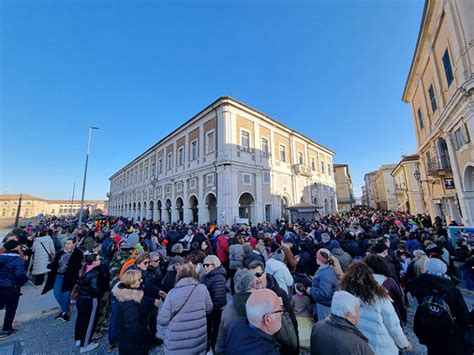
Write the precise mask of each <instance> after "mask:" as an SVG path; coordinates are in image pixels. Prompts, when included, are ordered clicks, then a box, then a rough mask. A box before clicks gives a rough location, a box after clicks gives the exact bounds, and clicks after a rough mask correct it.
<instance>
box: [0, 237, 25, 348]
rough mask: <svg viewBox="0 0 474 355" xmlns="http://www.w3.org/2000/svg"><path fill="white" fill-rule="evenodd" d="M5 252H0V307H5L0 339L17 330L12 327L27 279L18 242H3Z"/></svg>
mask: <svg viewBox="0 0 474 355" xmlns="http://www.w3.org/2000/svg"><path fill="white" fill-rule="evenodd" d="M3 247H4V248H5V253H2V254H0V308H5V317H4V319H3V328H2V332H1V333H0V339H5V338H8V337H10V336H12V335H14V334H15V333H16V332H17V330H16V329H13V320H14V319H15V314H16V309H17V307H18V301H19V300H20V290H21V286H23V285H24V284H25V283H26V282H27V281H28V277H27V276H26V271H25V264H24V261H23V258H22V257H21V256H20V253H19V250H20V242H19V241H18V240H14V239H12V240H9V241H7V242H5V243H4V244H3Z"/></svg>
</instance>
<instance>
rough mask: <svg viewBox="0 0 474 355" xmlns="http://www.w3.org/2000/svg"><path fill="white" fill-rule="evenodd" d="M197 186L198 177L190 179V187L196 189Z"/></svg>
mask: <svg viewBox="0 0 474 355" xmlns="http://www.w3.org/2000/svg"><path fill="white" fill-rule="evenodd" d="M196 187H197V179H196V178H194V179H191V180H189V188H190V189H193V190H194V189H196Z"/></svg>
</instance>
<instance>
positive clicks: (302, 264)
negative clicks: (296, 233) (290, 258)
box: [296, 250, 316, 276]
mask: <svg viewBox="0 0 474 355" xmlns="http://www.w3.org/2000/svg"><path fill="white" fill-rule="evenodd" d="M298 256H299V257H300V260H299V261H298V264H297V265H296V271H297V272H298V273H300V274H306V275H311V276H313V275H314V273H315V272H316V261H315V260H314V259H313V258H312V257H311V255H310V254H309V252H307V251H306V250H300V253H299V254H298Z"/></svg>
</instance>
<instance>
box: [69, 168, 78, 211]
mask: <svg viewBox="0 0 474 355" xmlns="http://www.w3.org/2000/svg"><path fill="white" fill-rule="evenodd" d="M77 178H78V176H75V177H74V185H72V197H71V211H70V214H71V216H72V205H73V204H74V192H75V191H76V180H77Z"/></svg>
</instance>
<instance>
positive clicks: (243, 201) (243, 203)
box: [239, 192, 255, 222]
mask: <svg viewBox="0 0 474 355" xmlns="http://www.w3.org/2000/svg"><path fill="white" fill-rule="evenodd" d="M254 213H255V199H254V198H253V196H252V194H250V193H248V192H244V193H243V194H242V195H240V198H239V217H240V218H247V219H248V221H249V222H252V221H253V220H254V219H255V218H254Z"/></svg>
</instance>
